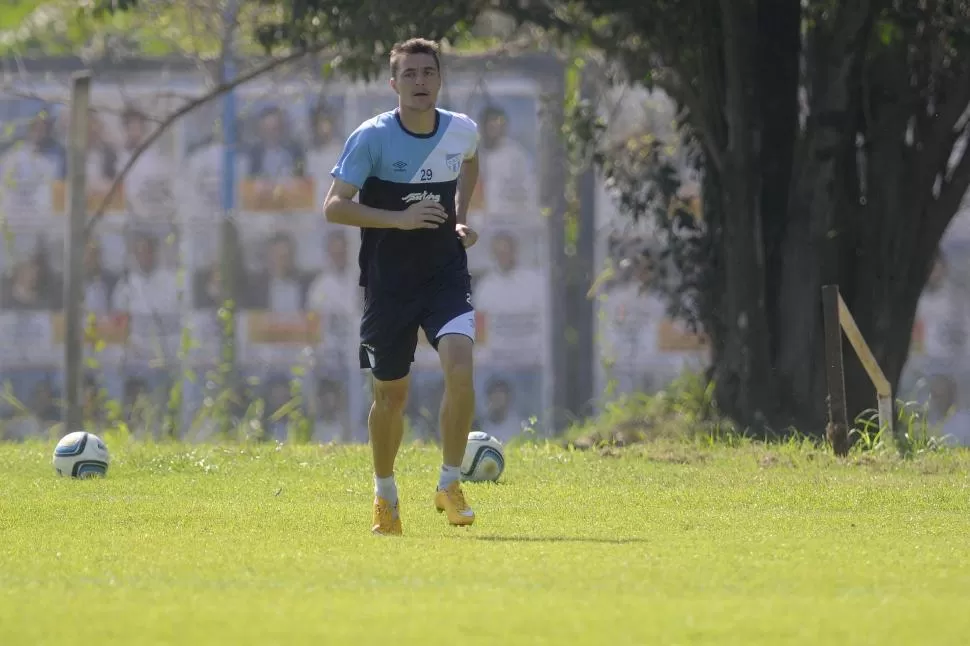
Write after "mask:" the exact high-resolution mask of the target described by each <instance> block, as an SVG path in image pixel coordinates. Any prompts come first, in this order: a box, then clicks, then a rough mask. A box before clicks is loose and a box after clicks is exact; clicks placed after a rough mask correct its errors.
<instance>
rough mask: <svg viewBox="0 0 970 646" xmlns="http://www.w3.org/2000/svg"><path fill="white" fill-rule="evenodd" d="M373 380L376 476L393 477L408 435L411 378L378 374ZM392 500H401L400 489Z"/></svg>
mask: <svg viewBox="0 0 970 646" xmlns="http://www.w3.org/2000/svg"><path fill="white" fill-rule="evenodd" d="M372 381H373V390H374V401H373V403H372V404H371V407H370V414H369V415H368V416H367V432H368V434H369V435H370V441H371V452H372V453H373V456H374V477H375V478H377V479H379V480H381V479H388V478H390V479H393V477H394V460H395V458H397V452H398V450H399V449H400V448H401V439H402V438H403V437H404V407H405V405H406V404H407V401H408V389H409V387H410V385H409V382H410V379H409V378H408V377H402V378H401V379H394V380H392V381H381V380H380V379H377V378H376V377H375V378H374V379H373V380H372ZM378 493H380V492H378ZM388 493H391V492H388ZM388 500H390V501H391V502H396V501H397V490H396V489H395V490H394V491H393V496H392V498H388Z"/></svg>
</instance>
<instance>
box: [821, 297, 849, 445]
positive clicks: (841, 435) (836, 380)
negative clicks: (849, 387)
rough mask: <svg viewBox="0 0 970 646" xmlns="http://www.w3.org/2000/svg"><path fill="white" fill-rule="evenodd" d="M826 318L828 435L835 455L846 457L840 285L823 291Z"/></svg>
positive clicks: (846, 411)
mask: <svg viewBox="0 0 970 646" xmlns="http://www.w3.org/2000/svg"><path fill="white" fill-rule="evenodd" d="M822 316H823V319H824V323H825V376H826V381H827V382H828V412H829V424H828V428H827V429H826V435H827V436H828V439H829V442H831V443H832V449H833V450H834V451H835V454H836V455H838V456H845V455H847V454H848V452H849V412H848V410H847V407H846V402H845V367H844V364H843V358H842V324H841V323H840V322H839V288H838V286H837V285H825V286H824V287H822Z"/></svg>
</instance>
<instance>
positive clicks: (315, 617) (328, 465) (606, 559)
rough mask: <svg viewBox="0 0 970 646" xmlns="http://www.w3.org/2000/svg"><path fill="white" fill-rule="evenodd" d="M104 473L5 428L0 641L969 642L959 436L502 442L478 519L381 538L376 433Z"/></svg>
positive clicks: (406, 491) (969, 526)
mask: <svg viewBox="0 0 970 646" xmlns="http://www.w3.org/2000/svg"><path fill="white" fill-rule="evenodd" d="M109 446H110V447H111V448H112V449H113V452H114V462H113V464H112V466H111V470H110V472H109V476H108V478H107V479H105V480H99V481H71V480H67V479H58V478H57V477H56V476H54V474H53V472H52V469H51V467H50V463H49V456H50V451H51V446H49V445H47V444H29V445H6V446H0V460H2V463H3V464H4V466H5V469H6V471H7V476H6V479H5V482H4V484H3V486H2V487H0V644H3V645H4V646H14V645H17V644H30V645H32V646H34V645H41V644H59V645H63V644H88V643H100V644H139V645H143V644H163V643H166V644H176V643H185V644H192V645H193V646H195V645H201V644H260V645H264V644H351V645H353V644H355V643H360V644H369V643H379V644H384V643H387V644H422V645H425V644H446V643H450V644H458V643H462V644H464V643H482V644H486V643H487V644H556V645H557V646H560V645H562V644H605V645H609V646H620V645H621V644H647V643H656V644H665V645H667V644H687V643H692V644H697V643H708V644H722V645H723V644H746V645H750V644H792V643H797V644H800V643H805V644H813V645H817V644H910V643H911V644H916V643H920V644H955V643H962V642H964V641H965V639H966V635H967V634H968V632H970V614H968V613H966V612H963V611H961V608H962V607H963V605H964V604H965V601H966V595H967V591H968V590H970V549H968V543H967V537H968V536H970V476H968V473H970V454H968V453H966V452H932V453H927V454H925V455H921V456H919V457H917V458H915V459H911V460H905V461H903V460H899V459H896V458H892V457H886V456H867V455H858V454H857V455H856V456H855V457H853V458H850V459H847V460H843V461H839V460H836V459H834V458H832V457H831V456H829V455H828V454H827V453H826V452H824V451H821V450H817V449H813V448H810V447H808V446H806V445H802V446H796V445H794V444H792V445H788V446H780V447H765V446H763V445H757V444H752V443H746V444H744V445H743V446H741V447H740V448H723V447H713V448H710V447H709V448H702V447H700V445H698V444H685V443H659V444H650V445H647V446H645V447H639V448H633V449H628V450H623V451H616V450H612V451H611V450H605V451H600V452H598V451H588V452H569V451H566V450H563V449H560V448H555V447H552V446H543V447H536V446H523V447H510V448H509V449H508V469H507V475H506V478H505V481H504V483H502V484H499V485H466V491H467V492H468V496H469V498H470V500H471V502H472V503H473V504H474V505H475V506H476V509H477V511H478V514H479V518H478V521H477V523H476V525H475V526H474V527H472V528H470V529H455V528H451V527H448V526H447V525H446V524H445V521H444V520H443V519H442V518H441V517H440V516H439V515H438V514H437V513H435V512H434V510H433V509H432V507H431V496H430V494H431V488H432V487H433V483H434V480H435V478H436V472H437V464H438V456H437V452H436V450H435V449H433V448H427V447H425V448H421V447H416V446H411V447H407V448H405V449H404V451H403V453H402V456H401V459H400V463H399V475H398V479H399V486H400V487H401V490H402V505H403V513H404V523H405V525H404V529H405V534H406V535H405V537H403V538H396V539H395V538H378V537H373V536H371V535H370V534H369V532H368V529H369V524H370V511H371V509H370V503H371V497H372V493H371V487H372V485H371V481H370V476H369V473H370V470H369V466H368V465H369V453H368V449H367V448H364V447H356V448H353V447H345V448H339V447H338V448H332V447H296V448H283V449H276V448H275V447H273V446H259V447H243V446H235V447H189V446H184V445H146V444H135V443H132V442H125V441H121V440H114V441H112V442H111V443H110V444H109Z"/></svg>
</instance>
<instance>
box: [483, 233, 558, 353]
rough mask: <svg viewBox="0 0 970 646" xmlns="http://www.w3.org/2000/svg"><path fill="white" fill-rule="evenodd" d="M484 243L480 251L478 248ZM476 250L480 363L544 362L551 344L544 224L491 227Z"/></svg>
mask: <svg viewBox="0 0 970 646" xmlns="http://www.w3.org/2000/svg"><path fill="white" fill-rule="evenodd" d="M479 245H481V249H478V246H479ZM479 245H476V247H473V248H472V250H473V252H475V251H476V250H477V253H478V256H479V262H480V261H481V258H482V257H483V256H484V258H485V262H484V263H482V264H484V267H482V266H481V265H479V267H478V268H477V270H474V271H473V273H474V275H475V285H474V291H473V292H472V304H473V305H474V307H475V310H476V312H477V313H478V314H479V316H480V317H481V326H482V332H483V335H484V339H485V340H484V342H483V343H482V344H481V345H480V347H479V350H478V352H479V356H480V357H481V359H480V360H481V361H482V362H483V363H485V364H489V365H498V366H530V365H531V366H541V365H544V364H545V362H546V352H547V343H548V333H547V329H546V326H547V323H548V316H547V313H548V309H549V304H548V298H549V285H548V276H547V271H546V269H545V266H544V265H545V264H546V263H544V262H543V258H544V257H545V255H546V237H545V230H544V229H543V228H531V229H529V228H523V227H517V228H508V229H495V228H493V229H489V230H487V231H486V232H485V233H483V236H482V239H481V240H480V242H479Z"/></svg>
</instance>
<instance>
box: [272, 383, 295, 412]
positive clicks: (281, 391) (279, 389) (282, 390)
mask: <svg viewBox="0 0 970 646" xmlns="http://www.w3.org/2000/svg"><path fill="white" fill-rule="evenodd" d="M288 401H290V387H289V386H287V385H286V384H273V388H272V389H271V390H270V391H269V401H268V402H267V404H268V405H269V409H270V412H275V411H277V410H279V409H280V408H282V407H283V406H285V405H286V403H287V402H288Z"/></svg>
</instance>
